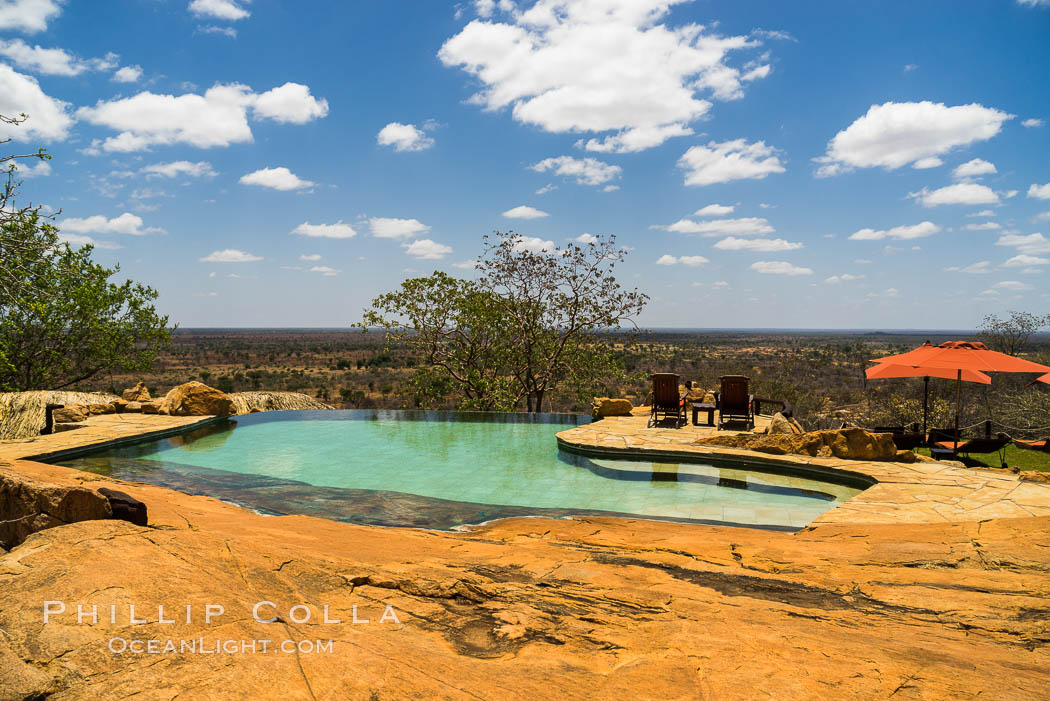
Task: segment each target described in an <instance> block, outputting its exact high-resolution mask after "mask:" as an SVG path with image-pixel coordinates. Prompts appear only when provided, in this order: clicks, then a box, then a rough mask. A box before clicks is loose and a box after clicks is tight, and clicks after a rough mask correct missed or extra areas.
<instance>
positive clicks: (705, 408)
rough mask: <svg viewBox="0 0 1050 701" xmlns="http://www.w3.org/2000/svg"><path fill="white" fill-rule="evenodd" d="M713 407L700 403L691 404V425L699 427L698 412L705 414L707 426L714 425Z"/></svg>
mask: <svg viewBox="0 0 1050 701" xmlns="http://www.w3.org/2000/svg"><path fill="white" fill-rule="evenodd" d="M716 408H717V407H715V405H714V404H704V403H702V402H693V425H694V426H699V425H700V412H701V411H706V412H707V424H706V425H707V426H714V425H715V409H716Z"/></svg>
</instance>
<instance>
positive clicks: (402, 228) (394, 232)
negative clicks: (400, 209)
mask: <svg viewBox="0 0 1050 701" xmlns="http://www.w3.org/2000/svg"><path fill="white" fill-rule="evenodd" d="M368 225H369V227H371V229H372V235H373V236H376V237H378V238H381V239H409V238H412V237H413V236H418V235H419V234H425V233H427V232H428V231H430V227H429V226H427V225H426V224H424V223H423V222H421V221H419V220H418V219H390V218H386V217H373V218H371V219H369V220H368Z"/></svg>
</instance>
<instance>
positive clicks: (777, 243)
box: [714, 236, 802, 253]
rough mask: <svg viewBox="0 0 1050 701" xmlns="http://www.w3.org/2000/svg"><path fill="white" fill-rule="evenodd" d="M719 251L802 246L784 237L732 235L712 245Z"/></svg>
mask: <svg viewBox="0 0 1050 701" xmlns="http://www.w3.org/2000/svg"><path fill="white" fill-rule="evenodd" d="M714 247H715V248H717V249H718V250H720V251H758V252H761V253H771V252H775V251H795V250H798V249H799V248H802V244H801V243H799V242H798V241H786V240H784V239H741V238H736V237H734V236H730V237H728V238H724V239H722V240H721V241H719V242H718V243H716V244H715V246H714Z"/></svg>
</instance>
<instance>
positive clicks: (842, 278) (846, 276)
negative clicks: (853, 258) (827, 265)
mask: <svg viewBox="0 0 1050 701" xmlns="http://www.w3.org/2000/svg"><path fill="white" fill-rule="evenodd" d="M865 277H867V276H865V275H854V274H853V273H842V274H841V275H832V276H831V277H829V278H826V279H825V280H824V282H826V283H828V284H830V285H837V284H839V283H840V282H853V281H854V280H863V279H864V278H865Z"/></svg>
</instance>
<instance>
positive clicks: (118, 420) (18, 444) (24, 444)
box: [0, 413, 213, 460]
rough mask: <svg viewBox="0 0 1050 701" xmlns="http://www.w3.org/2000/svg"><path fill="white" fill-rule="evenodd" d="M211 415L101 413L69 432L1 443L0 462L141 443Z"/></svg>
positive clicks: (206, 420) (209, 418)
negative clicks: (139, 441)
mask: <svg viewBox="0 0 1050 701" xmlns="http://www.w3.org/2000/svg"><path fill="white" fill-rule="evenodd" d="M212 419H213V417H211V416H163V415H161V414H137V413H131V414H101V415H97V416H91V417H89V418H88V419H87V420H86V421H83V422H81V423H80V424H78V426H77V428H75V429H72V430H70V431H61V432H59V433H52V434H51V435H47V436H34V437H32V438H24V439H20V440H13V441H0V460H29V459H32V458H38V459H43V458H48V457H51V456H54V455H59V454H61V453H64V452H65V451H67V450H73V449H76V448H83V447H85V446H89V445H91V446H94V445H98V446H102V445H109V444H113V443H117V442H123V441H129V440H140V439H142V438H146V437H156V436H161V435H164V434H166V433H170V432H174V431H180V430H182V429H185V428H187V427H189V426H193V425H195V424H200V423H207V422H209V421H211V420H212Z"/></svg>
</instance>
